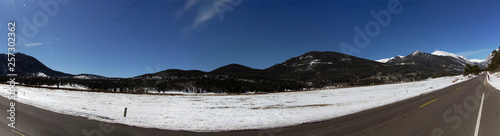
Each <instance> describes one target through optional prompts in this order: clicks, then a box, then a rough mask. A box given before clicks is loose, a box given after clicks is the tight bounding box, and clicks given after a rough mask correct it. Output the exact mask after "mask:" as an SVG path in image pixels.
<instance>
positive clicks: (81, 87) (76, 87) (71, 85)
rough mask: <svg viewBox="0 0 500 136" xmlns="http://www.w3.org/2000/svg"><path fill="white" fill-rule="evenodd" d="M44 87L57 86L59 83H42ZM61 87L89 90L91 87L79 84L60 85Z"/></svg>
mask: <svg viewBox="0 0 500 136" xmlns="http://www.w3.org/2000/svg"><path fill="white" fill-rule="evenodd" d="M41 86H42V87H57V85H41ZM59 88H66V89H80V90H88V89H89V88H88V87H86V86H83V85H79V84H65V85H60V86H59Z"/></svg>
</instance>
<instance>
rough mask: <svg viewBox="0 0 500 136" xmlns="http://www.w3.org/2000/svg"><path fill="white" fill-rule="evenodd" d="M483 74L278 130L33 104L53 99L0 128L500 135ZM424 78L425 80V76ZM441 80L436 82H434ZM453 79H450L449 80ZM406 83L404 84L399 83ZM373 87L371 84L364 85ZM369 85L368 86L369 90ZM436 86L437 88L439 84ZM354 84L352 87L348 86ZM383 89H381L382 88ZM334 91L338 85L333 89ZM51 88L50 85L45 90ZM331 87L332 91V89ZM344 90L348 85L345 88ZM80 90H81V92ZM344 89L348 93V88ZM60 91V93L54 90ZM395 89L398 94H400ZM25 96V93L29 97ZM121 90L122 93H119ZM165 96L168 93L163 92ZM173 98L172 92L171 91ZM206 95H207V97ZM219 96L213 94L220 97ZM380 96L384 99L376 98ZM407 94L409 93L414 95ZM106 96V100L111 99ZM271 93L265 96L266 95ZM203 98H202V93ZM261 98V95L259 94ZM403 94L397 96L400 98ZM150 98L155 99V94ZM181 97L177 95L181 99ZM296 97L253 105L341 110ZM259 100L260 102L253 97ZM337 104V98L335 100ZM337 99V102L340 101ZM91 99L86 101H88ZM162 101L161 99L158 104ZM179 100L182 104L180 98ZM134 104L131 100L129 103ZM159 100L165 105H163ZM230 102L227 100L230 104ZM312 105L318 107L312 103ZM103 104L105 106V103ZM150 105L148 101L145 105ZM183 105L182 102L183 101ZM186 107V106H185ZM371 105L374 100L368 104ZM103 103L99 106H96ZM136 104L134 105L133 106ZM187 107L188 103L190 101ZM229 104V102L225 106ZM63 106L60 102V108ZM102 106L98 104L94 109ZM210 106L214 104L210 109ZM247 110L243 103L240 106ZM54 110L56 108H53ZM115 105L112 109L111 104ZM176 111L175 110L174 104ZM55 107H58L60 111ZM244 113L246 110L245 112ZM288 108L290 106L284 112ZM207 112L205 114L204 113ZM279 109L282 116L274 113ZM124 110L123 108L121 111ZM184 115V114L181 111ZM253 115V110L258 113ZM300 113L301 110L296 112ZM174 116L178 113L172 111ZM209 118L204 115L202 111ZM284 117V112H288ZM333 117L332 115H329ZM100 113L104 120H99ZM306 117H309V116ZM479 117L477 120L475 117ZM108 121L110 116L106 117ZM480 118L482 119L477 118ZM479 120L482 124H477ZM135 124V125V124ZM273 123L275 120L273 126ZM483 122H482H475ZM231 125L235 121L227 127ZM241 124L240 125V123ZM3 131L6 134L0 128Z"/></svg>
mask: <svg viewBox="0 0 500 136" xmlns="http://www.w3.org/2000/svg"><path fill="white" fill-rule="evenodd" d="M484 79H485V76H479V77H478V78H475V79H472V80H469V81H465V82H461V83H457V84H454V85H451V86H449V87H446V88H444V89H440V90H437V91H432V92H431V91H430V90H432V89H425V90H424V91H423V92H419V94H422V93H425V94H423V95H419V96H417V97H413V98H410V99H406V100H403V101H399V102H396V103H392V104H388V105H385V106H382V107H378V108H374V109H369V110H365V111H362V112H357V111H350V112H357V113H354V114H349V113H348V114H349V115H346V116H341V117H338V118H334V119H330V120H327V121H322V122H316V123H306V124H302V125H297V126H292V127H281V128H276V129H259V128H254V129H252V128H250V129H252V130H244V131H229V132H210V133H196V132H186V131H170V130H159V129H147V128H139V127H131V126H127V125H121V124H106V123H103V122H100V121H94V120H88V119H87V118H95V119H97V120H106V119H107V120H113V119H114V120H120V119H118V118H117V116H116V117H115V116H105V115H101V114H97V113H95V114H91V113H80V114H82V115H86V116H83V117H74V116H68V115H63V114H57V113H54V112H51V111H47V110H43V109H39V108H36V107H33V106H30V105H35V106H38V107H42V108H47V109H50V106H54V107H57V106H60V105H57V104H54V103H53V102H52V101H50V103H53V104H52V105H45V106H47V107H44V105H42V104H41V105H37V103H29V102H28V101H25V102H26V103H29V104H30V105H25V104H21V103H18V104H16V108H17V109H19V110H17V114H16V119H17V121H16V125H17V127H16V129H15V130H14V131H16V132H14V131H13V130H11V129H10V128H8V127H7V123H8V122H7V120H5V119H4V120H1V123H2V124H5V125H2V126H1V127H0V131H1V132H5V134H8V135H19V134H24V135H86V134H88V135H90V133H93V134H95V135H99V134H102V135H249V136H255V135H261V136H264V135H302V136H303V135H349V134H354V135H454V136H455V135H473V134H474V133H475V132H476V131H475V130H476V128H477V130H478V131H477V132H478V134H479V135H490V134H491V135H499V134H500V133H498V131H500V130H498V129H495V126H496V125H497V123H499V122H500V120H499V119H500V118H499V117H498V116H497V115H500V109H499V108H495V107H499V106H500V105H499V104H500V98H497V97H500V94H499V92H498V91H497V90H494V89H493V88H492V87H491V86H488V85H485V82H484ZM423 82H425V81H423ZM433 82H437V81H433ZM450 82H451V81H450ZM413 86H414V87H413V88H419V87H421V86H422V85H418V84H417V85H413ZM377 87H380V86H372V87H371V88H377ZM383 87H384V86H383ZM399 87H401V88H402V86H399ZM366 88H370V87H366ZM366 88H365V89H366ZM384 88H385V89H387V90H389V91H390V90H391V89H390V88H388V87H387V86H385V87H384ZM435 88H438V87H435ZM349 89H351V88H349ZM378 89H382V88H378ZM408 89H409V91H408V92H409V93H411V92H414V91H415V90H410V89H412V88H408ZM334 90H336V89H334ZM356 90H363V87H361V88H358V89H353V90H350V91H351V93H349V94H343V96H344V97H348V98H345V99H344V100H342V101H349V100H351V99H353V101H354V102H352V101H351V102H350V103H355V102H356V101H359V100H369V99H370V98H371V99H376V100H375V101H369V102H358V103H356V104H351V105H349V106H347V107H360V106H352V105H359V104H363V103H375V102H379V101H380V102H382V103H383V102H384V101H383V99H391V98H392V99H394V97H395V96H400V95H404V94H406V90H404V92H403V91H399V93H396V92H391V95H387V94H385V95H387V96H383V95H380V96H379V95H377V94H379V93H382V91H381V92H373V93H371V94H370V95H356V93H362V92H366V91H374V90H364V91H356ZM45 91H47V90H45ZM49 91H55V90H49ZM327 91H328V90H325V91H311V92H295V93H277V94H267V95H248V96H217V97H226V98H233V99H235V98H241V97H244V98H246V97H255V96H271V98H275V99H280V98H281V97H272V96H273V95H285V96H283V97H292V96H286V94H301V93H305V94H302V95H300V96H304V97H310V96H308V95H306V94H308V93H313V94H311V95H314V94H320V97H317V98H314V97H313V98H307V100H315V99H320V100H321V98H323V97H322V96H326V97H328V96H330V95H334V94H335V93H333V94H328V93H327ZM330 91H331V90H330ZM344 91H345V90H344ZM339 92H343V91H342V89H340V91H339ZM28 93H33V92H26V95H28ZM80 93H81V92H80ZM344 93H346V92H344ZM482 93H485V98H484V99H481V98H478V97H477V94H482ZM19 94H20V96H19V97H20V98H19V101H20V102H23V99H22V97H21V96H22V94H23V92H20V93H19ZM56 94H57V93H56ZM396 94H397V95H396ZM26 95H25V96H26ZM38 95H40V96H39V97H33V99H34V100H36V99H35V98H40V99H43V100H46V101H49V100H47V99H45V98H43V97H42V96H41V95H42V94H38ZM47 95H49V96H51V95H55V94H45V96H47ZM118 95H119V94H118ZM351 95H352V96H357V97H364V98H362V99H356V98H354V97H353V98H351V97H350V96H351ZM66 97H75V96H66ZM93 97H95V98H98V96H93ZM163 97H165V96H163ZM167 97H170V96H167ZM178 97H195V96H178ZM196 97H201V96H196ZM203 97H205V96H203ZM217 97H215V98H217ZM378 97H381V98H378ZM407 97H411V96H410V95H409V96H407ZM111 98H118V96H117V97H111ZM111 98H108V99H111ZM264 98H267V97H264ZM264 98H260V99H261V100H264ZM198 99H200V98H198ZM255 99H257V98H255ZM401 99H405V98H404V97H403V98H399V99H396V101H397V100H401ZM152 100H155V99H154V98H152ZM177 100H178V99H177ZM296 100H297V101H302V102H300V103H299V102H297V103H294V102H289V103H292V104H297V105H292V104H290V105H287V104H288V103H287V101H285V102H284V103H281V104H282V105H276V103H274V104H272V105H275V106H274V107H272V106H269V105H266V103H264V104H255V105H253V106H249V107H253V108H254V109H253V110H266V109H274V110H277V109H289V108H287V107H290V106H291V107H295V108H302V109H300V110H303V111H302V112H309V113H310V114H312V116H313V117H318V116H319V115H317V114H319V113H317V112H332V113H330V114H334V116H335V115H338V112H337V111H336V110H328V108H325V109H322V110H320V111H316V110H315V108H324V107H328V106H331V105H324V103H327V102H328V101H326V100H321V101H326V102H323V103H320V104H322V105H320V104H318V103H312V102H311V103H307V102H308V101H306V102H304V101H305V100H301V99H298V98H296ZM201 101H206V99H201ZM239 101H242V100H237V101H236V100H233V101H231V100H228V102H227V103H237V104H235V105H234V106H237V105H242V104H241V103H238V102H239ZM8 102H9V101H8V100H7V99H5V98H1V99H0V105H1V107H2V108H4V109H8ZM255 102H259V101H255ZM480 102H484V104H483V107H482V111H483V112H482V117H481V118H478V117H477V113H478V110H479V109H480V108H479V107H480V106H479V105H480ZM66 103H67V104H68V105H69V104H74V103H76V102H72V101H66ZM333 103H335V102H333ZM336 103H338V102H336ZM87 104H88V103H87ZM156 104H158V103H156ZM177 104H180V103H177ZM187 104H192V103H187ZM131 105H132V104H131ZM160 105H161V104H160ZM210 105H212V106H220V105H224V104H210ZM226 105H227V104H226ZM300 105H305V106H300ZM311 105H314V106H311ZM78 106H80V105H77V106H75V109H76V108H81V107H78ZM101 106H102V105H101ZM145 106H146V107H147V106H148V105H145ZM180 106H181V105H180ZM182 106H186V105H182ZM202 106H204V107H207V106H206V105H202ZM370 106H371V105H370ZM370 106H366V107H362V108H359V109H358V110H363V108H369V107H370ZM97 107H99V106H97ZM132 107H134V106H132ZM188 107H189V106H188ZM227 107H230V106H227ZM336 107H337V108H339V107H340V109H342V105H337V106H336ZM58 108H59V109H61V107H58ZM107 108H112V107H107ZM96 109H98V108H94V110H96ZM207 109H211V108H207ZM214 109H221V108H214ZM222 109H230V108H222ZM240 109H244V108H240ZM52 110H53V109H52ZM110 110H112V109H110ZM170 110H172V109H170ZM56 111H57V110H56ZM166 111H168V109H167V110H163V112H166ZM57 112H63V113H66V114H71V113H67V112H71V111H57ZM241 112H245V111H241ZM286 112H287V113H288V112H290V111H286ZM268 113H274V114H270V115H261V116H263V118H264V119H261V120H253V121H255V124H259V123H261V124H264V125H266V124H265V123H262V122H260V121H264V122H265V121H266V119H268V118H272V117H273V116H274V117H275V116H278V115H280V112H279V111H272V112H268ZM206 114H207V113H206ZM234 114H235V113H231V112H228V113H224V114H223V115H229V117H227V118H231V117H230V116H231V115H232V116H234ZM276 114H278V115H276ZM290 114H300V115H306V114H301V113H300V111H299V113H294V112H292V113H290ZM121 115H123V113H121ZM190 115H193V114H187V115H185V116H190ZM285 115H287V114H283V115H282V116H285ZM0 116H5V117H7V113H6V112H0ZM133 116H134V113H133V112H130V113H128V114H127V118H128V117H133ZM179 116H180V115H179ZM254 116H255V115H254ZM291 116H292V117H289V118H290V119H288V120H290V122H293V121H294V120H293V119H297V118H293V117H294V116H293V115H291ZM295 116H297V115H295ZM173 117H176V116H173ZM202 117H206V116H202ZM285 117H286V116H285ZM330 117H331V115H330ZM99 118H100V119H99ZM191 118H196V116H194V117H193V116H192V117H191ZM252 118H255V117H251V118H249V119H241V120H251V119H252ZM304 118H307V116H305V117H304ZM198 119H204V118H199V117H198ZM478 119H479V120H481V121H477V120H478ZM145 121H150V120H145ZM233 121H240V120H233ZM108 122H109V121H108ZM231 122H232V121H228V122H223V123H225V124H227V125H231ZM477 122H479V123H477ZM275 123H277V124H278V125H277V126H280V125H283V124H279V123H280V122H275ZM476 124H480V125H476ZM135 125H137V124H135ZM193 125H195V126H197V125H198V124H196V122H195V123H193ZM213 125H215V126H217V125H219V124H217V123H214V124H213ZM211 126H212V125H210V124H208V125H207V127H211ZM269 126H272V125H269ZM477 126H479V127H477ZM229 127H232V126H229ZM239 127H241V126H239ZM2 134H4V133H2Z"/></svg>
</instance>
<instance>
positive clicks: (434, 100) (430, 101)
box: [418, 99, 437, 108]
mask: <svg viewBox="0 0 500 136" xmlns="http://www.w3.org/2000/svg"><path fill="white" fill-rule="evenodd" d="M436 100H437V99H434V100H432V101H429V102H427V103H425V104H422V105H420V107H418V108H422V107H424V106H425V105H427V104H430V103H432V102H434V101H436Z"/></svg>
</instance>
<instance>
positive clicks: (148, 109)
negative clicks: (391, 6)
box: [0, 76, 500, 132]
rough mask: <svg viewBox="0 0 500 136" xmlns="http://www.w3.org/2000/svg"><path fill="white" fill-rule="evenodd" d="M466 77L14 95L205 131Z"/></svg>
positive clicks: (51, 106)
mask: <svg viewBox="0 0 500 136" xmlns="http://www.w3.org/2000/svg"><path fill="white" fill-rule="evenodd" d="M457 80H458V81H457ZM465 80H467V78H466V77H462V76H454V77H442V78H436V79H428V80H424V81H418V82H411V83H400V84H389V85H378V86H366V87H355V88H341V89H331V90H318V91H303V92H285V93H270V94H255V95H151V94H142V95H141V94H118V93H99V92H80V91H67V90H49V89H43V88H31V87H21V86H18V88H17V89H18V91H19V93H18V99H17V100H18V101H19V102H22V103H26V104H30V105H34V106H36V107H39V108H43V109H48V110H51V111H55V112H59V113H64V114H69V115H75V116H83V117H87V118H90V119H95V120H100V121H105V122H111V123H123V124H129V125H133V126H139V127H148V128H159V129H168V130H186V131H197V132H209V131H228V130H242V129H263V128H272V127H282V126H290V125H298V124H302V123H307V122H315V121H322V120H328V119H331V118H335V117H339V116H343V115H347V114H351V113H355V112H359V111H362V110H365V109H369V108H373V107H378V106H382V105H385V104H389V103H393V102H396V101H400V100H403V99H407V98H410V97H413V96H417V95H420V94H423V93H428V92H431V91H434V90H437V89H440V88H444V87H446V86H449V85H451V84H454V83H457V82H462V81H465ZM499 80H500V79H499ZM453 81H457V82H453ZM7 88H8V85H3V84H2V85H0V95H2V96H4V97H6V96H7V95H8V94H9V92H8V89H7ZM125 107H127V108H128V109H127V110H128V113H127V117H123V111H124V108H125Z"/></svg>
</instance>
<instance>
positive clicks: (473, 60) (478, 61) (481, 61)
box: [469, 59, 486, 63]
mask: <svg viewBox="0 0 500 136" xmlns="http://www.w3.org/2000/svg"><path fill="white" fill-rule="evenodd" d="M469 61H470V62H474V63H483V62H484V61H486V60H481V59H470V60H469Z"/></svg>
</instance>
